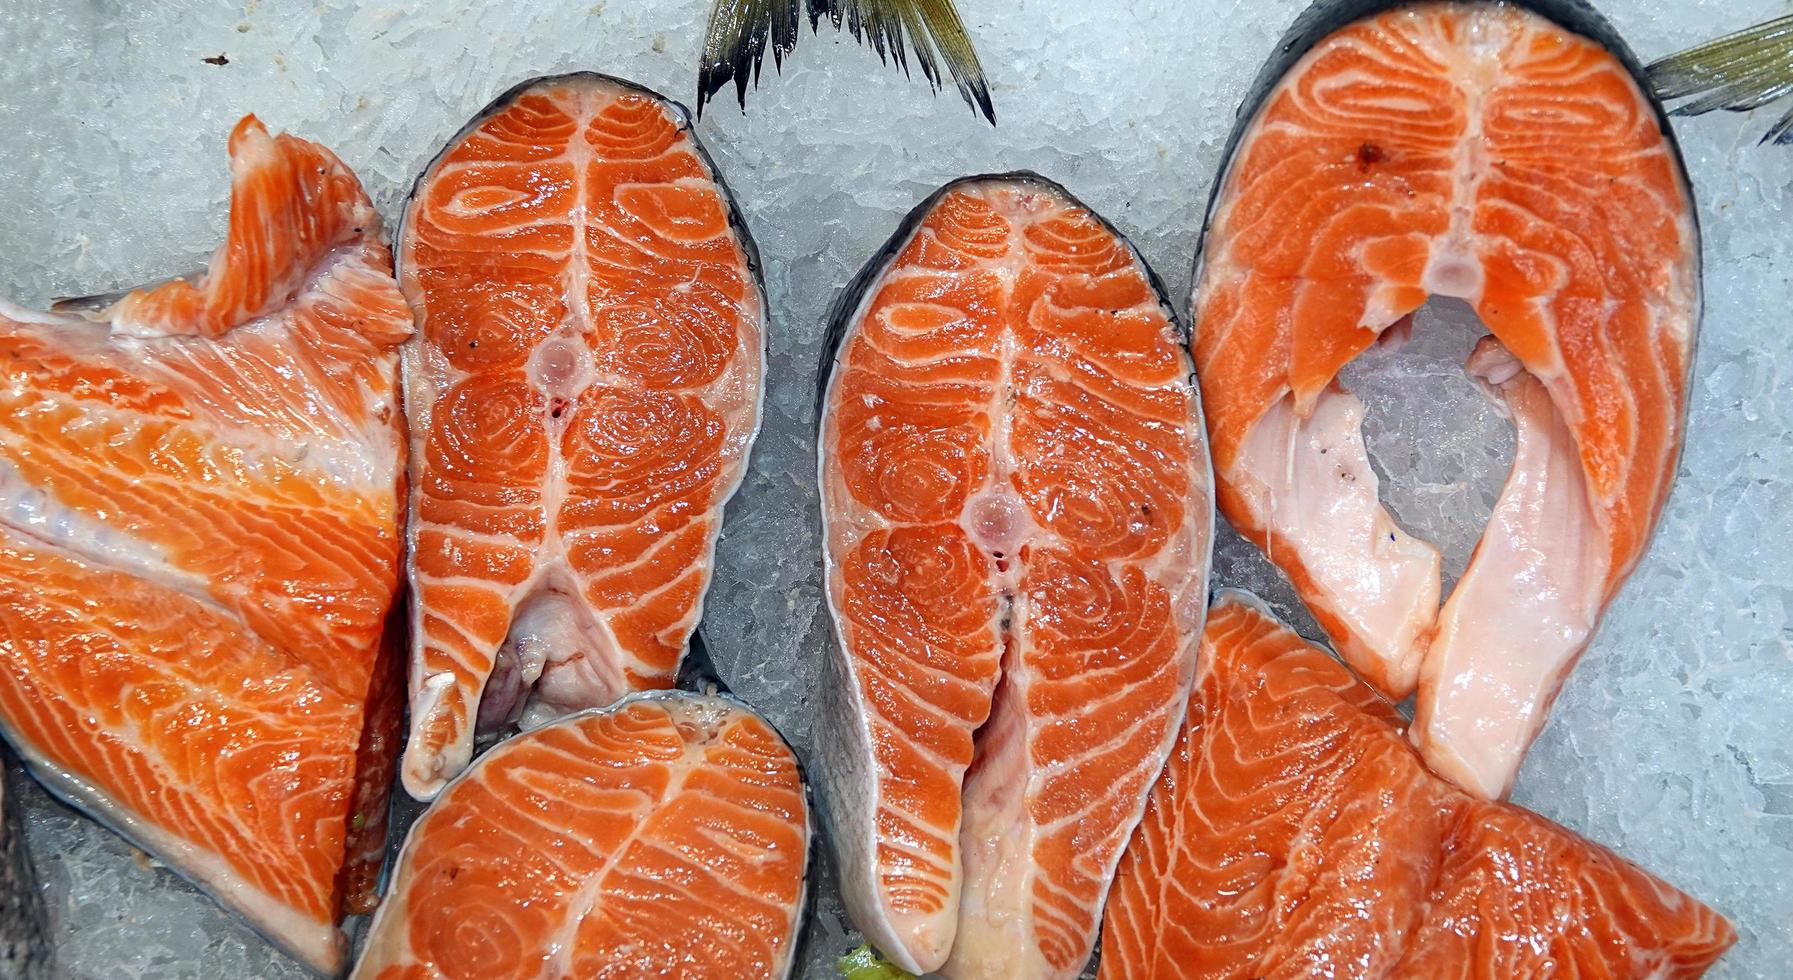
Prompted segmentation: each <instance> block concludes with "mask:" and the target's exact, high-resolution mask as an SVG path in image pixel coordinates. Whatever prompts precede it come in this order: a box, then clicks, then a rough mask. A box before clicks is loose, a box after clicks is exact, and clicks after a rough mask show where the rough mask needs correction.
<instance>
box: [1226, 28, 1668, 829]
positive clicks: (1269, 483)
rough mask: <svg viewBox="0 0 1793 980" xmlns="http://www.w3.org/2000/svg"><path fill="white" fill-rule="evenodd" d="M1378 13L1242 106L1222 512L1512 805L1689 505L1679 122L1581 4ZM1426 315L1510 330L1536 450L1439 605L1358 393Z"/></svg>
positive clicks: (1496, 353)
mask: <svg viewBox="0 0 1793 980" xmlns="http://www.w3.org/2000/svg"><path fill="white" fill-rule="evenodd" d="M1385 6H1386V8H1387V9H1383V10H1382V11H1381V12H1380V13H1373V14H1372V15H1370V16H1368V17H1364V18H1362V19H1360V20H1356V21H1351V22H1347V23H1342V24H1339V25H1337V26H1336V29H1332V30H1329V31H1326V33H1324V35H1323V36H1319V37H1317V38H1316V37H1313V36H1312V35H1314V34H1319V33H1320V31H1321V30H1325V28H1326V27H1327V26H1328V25H1327V24H1326V22H1325V19H1324V17H1320V18H1318V19H1314V18H1315V15H1314V14H1311V13H1310V15H1309V17H1307V18H1304V19H1303V21H1302V22H1301V24H1300V25H1298V29H1297V31H1296V32H1295V34H1294V35H1292V38H1293V40H1292V41H1291V48H1292V49H1291V50H1290V53H1289V55H1288V64H1287V68H1286V70H1284V71H1283V72H1282V74H1281V75H1280V76H1276V75H1269V74H1268V73H1267V77H1266V79H1265V82H1264V85H1265V87H1264V88H1263V89H1262V91H1263V95H1262V97H1261V98H1260V99H1259V100H1257V101H1256V102H1254V103H1250V104H1249V105H1248V109H1250V110H1252V111H1250V112H1248V113H1247V114H1245V115H1244V116H1242V119H1243V121H1242V123H1241V129H1240V130H1239V132H1238V133H1236V134H1235V137H1234V146H1233V150H1232V151H1231V153H1230V154H1229V157H1228V163H1227V166H1226V169H1225V172H1224V174H1223V176H1222V180H1221V183H1220V185H1219V187H1218V188H1217V189H1216V193H1215V197H1214V201H1213V205H1212V207H1211V210H1210V213H1209V224H1208V229H1207V232H1206V235H1205V239H1204V244H1203V249H1202V257H1201V261H1200V267H1199V269H1198V272H1197V281H1196V290H1195V300H1194V309H1195V314H1194V321H1195V322H1194V345H1193V350H1194V354H1195V360H1196V364H1197V368H1198V372H1199V375H1200V378H1201V383H1202V386H1203V397H1204V401H1205V404H1206V408H1207V411H1208V418H1209V428H1210V436H1211V438H1212V439H1213V445H1214V460H1215V471H1216V480H1217V498H1218V503H1219V506H1220V509H1221V511H1222V512H1223V513H1224V514H1225V516H1226V518H1227V519H1228V521H1229V522H1230V523H1232V524H1233V526H1234V527H1236V528H1237V529H1238V530H1239V531H1240V532H1241V533H1242V534H1244V535H1245V536H1246V537H1248V538H1250V539H1251V540H1253V541H1255V542H1256V543H1257V544H1258V545H1259V546H1260V547H1261V548H1263V549H1264V550H1265V551H1266V553H1267V554H1268V555H1269V556H1270V557H1271V558H1272V560H1273V561H1275V562H1276V563H1277V564H1278V565H1280V566H1281V567H1282V568H1283V570H1284V571H1285V572H1287V573H1288V575H1289V577H1290V578H1291V580H1292V581H1293V582H1294V584H1295V586H1296V589H1297V590H1298V591H1299V592H1300V594H1301V596H1302V598H1303V599H1304V600H1305V601H1306V603H1307V604H1308V606H1309V607H1310V608H1311V609H1312V610H1313V612H1314V614H1315V616H1316V618H1317V619H1318V620H1319V622H1320V623H1321V624H1322V625H1323V626H1324V628H1325V629H1326V631H1327V634H1328V635H1329V637H1330V638H1331V639H1332V641H1333V644H1334V645H1335V646H1336V647H1337V649H1338V650H1339V651H1340V653H1341V654H1343V655H1344V657H1345V658H1346V659H1347V660H1348V661H1349V662H1350V664H1351V666H1352V667H1353V668H1354V669H1355V670H1357V672H1358V673H1359V674H1360V675H1362V676H1363V677H1364V678H1366V679H1367V680H1368V681H1370V682H1371V683H1372V684H1374V685H1375V686H1376V687H1377V688H1378V689H1380V690H1381V691H1382V692H1383V693H1385V694H1387V695H1389V696H1391V697H1394V698H1397V699H1399V698H1403V697H1406V696H1407V695H1408V694H1411V693H1414V692H1415V691H1416V690H1417V692H1418V718H1417V722H1416V724H1415V726H1414V729H1413V738H1414V740H1415V742H1416V743H1417V744H1418V745H1419V746H1420V747H1421V750H1422V752H1423V753H1424V755H1425V757H1426V759H1427V761H1428V763H1429V764H1431V765H1432V766H1433V768H1434V769H1436V770H1437V771H1439V772H1440V773H1442V774H1444V775H1446V776H1448V777H1449V778H1451V779H1452V780H1454V781H1456V782H1457V783H1459V784H1460V785H1462V786H1463V787H1464V788H1465V789H1468V790H1470V791H1472V792H1475V793H1477V794H1479V795H1482V796H1485V797H1501V796H1504V795H1505V794H1506V792H1507V791H1508V790H1509V789H1510V787H1511V785H1512V781H1513V778H1514V776H1515V774H1516V773H1517V771H1518V768H1519V764H1520V762H1521V760H1522V759H1523V757H1524V754H1525V751H1526V749H1527V748H1528V747H1529V745H1530V744H1531V742H1532V740H1533V739H1534V738H1535V737H1536V735H1537V733H1538V731H1539V730H1540V729H1541V727H1542V726H1543V723H1544V720H1545V717H1546V714H1547V712H1548V710H1549V706H1550V703H1551V701H1552V699H1553V698H1554V697H1555V694H1556V691H1557V689H1558V687H1559V685H1560V683H1561V681H1562V678H1563V677H1564V676H1565V675H1566V674H1567V672H1568V671H1569V670H1570V669H1571V667H1572V666H1573V665H1574V662H1575V660H1576V659H1577V658H1578V657H1579V656H1580V654H1581V652H1582V650H1583V649H1584V648H1585V647H1586V646H1587V644H1588V642H1589V640H1590V639H1591V637H1592V635H1593V632H1594V629H1595V627H1596V625H1597V623H1598V621H1599V618H1600V615H1601V613H1602V612H1603V610H1604V609H1605V608H1606V605H1607V603H1609V602H1610V601H1611V600H1612V598H1613V596H1614V594H1615V592H1616V591H1617V589H1618V588H1619V586H1620V584H1621V583H1622V582H1623V581H1624V579H1625V577H1626V576H1627V575H1628V574H1629V573H1630V571H1631V570H1632V568H1633V567H1634V566H1635V565H1636V563H1637V561H1638V559H1639V558H1640V557H1641V555H1642V554H1643V551H1644V548H1645V545H1646V542H1647V540H1648V538H1649V536H1650V533H1651V531H1652V529H1653V527H1654V525H1655V522H1656V519H1657V517H1658V515H1659V514H1660V513H1661V510H1662V507H1663V505H1664V503H1665V501H1666V499H1667V495H1668V490H1669V484H1670V482H1671V479H1672V477H1673V474H1674V469H1675V463H1676V459H1677V457H1678V454H1679V450H1680V444H1681V437H1682V418H1683V414H1684V410H1685V405H1686V398H1687V376H1688V370H1689V367H1690V364H1691V349H1692V343H1693V339H1694V332H1695V328H1696V325H1697V322H1698V316H1699V249H1698V233H1697V226H1696V222H1695V216H1694V211H1693V201H1692V197H1691V192H1690V191H1689V188H1688V185H1687V181H1686V178H1685V175H1684V172H1683V168H1682V165H1681V160H1680V155H1679V151H1678V150H1677V149H1676V147H1675V144H1674V141H1673V138H1672V136H1671V135H1670V134H1669V132H1668V131H1667V126H1666V123H1665V121H1664V117H1663V115H1662V113H1661V110H1660V108H1659V106H1657V105H1656V104H1655V103H1654V102H1653V100H1652V98H1651V96H1650V95H1649V94H1648V92H1647V89H1646V88H1645V87H1643V86H1642V84H1641V83H1640V82H1639V81H1638V77H1637V74H1636V72H1637V69H1636V62H1635V60H1634V59H1632V58H1631V56H1630V55H1629V53H1628V52H1627V51H1626V49H1625V48H1624V46H1623V43H1622V42H1621V41H1619V39H1618V38H1617V37H1616V35H1613V34H1612V32H1611V28H1610V27H1608V26H1607V25H1606V24H1605V23H1604V22H1603V21H1599V20H1598V18H1597V17H1596V16H1595V15H1594V14H1593V13H1592V12H1591V11H1590V10H1588V9H1586V8H1585V6H1584V5H1580V4H1575V3H1559V2H1554V0H1551V2H1544V0H1539V2H1536V3H1518V4H1496V3H1438V4H1411V5H1400V4H1391V5H1385ZM1534 8H1535V9H1534ZM1341 9H1342V8H1341ZM1352 9H1354V10H1362V9H1363V8H1362V7H1361V6H1360V7H1356V8H1352ZM1538 11H1544V12H1545V13H1540V12H1538ZM1546 14H1550V16H1560V17H1562V18H1563V19H1564V20H1567V21H1571V22H1573V23H1574V24H1575V25H1576V30H1571V29H1570V28H1568V27H1564V26H1562V25H1561V24H1560V23H1558V22H1557V21H1555V20H1552V19H1550V17H1549V16H1546ZM1571 14H1572V15H1573V16H1570V15H1571ZM1316 25H1319V27H1318V28H1316ZM1577 30H1579V31H1582V32H1584V33H1577ZM1304 31H1305V32H1306V34H1303V32H1304ZM1274 67H1275V66H1273V69H1272V70H1274ZM1431 296H1446V297H1457V298H1461V299H1464V300H1467V301H1468V302H1469V303H1470V304H1472V305H1473V306H1474V308H1475V310H1476V311H1477V313H1478V314H1479V316H1480V318H1481V320H1482V322H1483V323H1484V324H1485V325H1486V327H1487V328H1488V330H1489V331H1490V332H1491V334H1492V336H1491V337H1489V338H1485V339H1484V340H1483V341H1482V343H1481V345H1480V346H1478V348H1477V349H1476V353H1475V354H1474V355H1473V356H1472V357H1471V358H1470V359H1469V362H1468V363H1467V364H1466V365H1465V369H1466V370H1467V371H1468V372H1469V373H1470V374H1471V375H1472V376H1473V377H1475V378H1476V379H1477V380H1478V381H1480V382H1482V383H1483V384H1484V386H1485V388H1486V389H1487V391H1488V393H1489V395H1490V397H1491V398H1494V399H1495V400H1496V402H1497V404H1498V405H1499V406H1500V407H1501V408H1502V410H1503V411H1505V412H1506V413H1507V414H1508V415H1510V416H1511V417H1512V419H1513V421H1514V424H1515V427H1516V429H1517V436H1518V438H1517V448H1516V452H1515V459H1514V463H1513V468H1512V471H1511V474H1510V476H1509V478H1508V481H1507V484H1506V487H1505V489H1504V490H1503V491H1502V493H1501V495H1500V498H1499V500H1498V501H1497V503H1496V505H1495V507H1494V513H1493V515H1492V517H1491V518H1490V520H1489V523H1488V526H1487V529H1486V531H1485V532H1484V535H1483V537H1482V540H1481V543H1480V545H1479V546H1478V548H1477V549H1476V552H1475V555H1474V557H1473V559H1472V560H1471V562H1470V565H1469V569H1468V571H1467V572H1466V574H1465V575H1464V576H1463V578H1462V580H1461V581H1460V582H1459V583H1458V584H1457V586H1456V588H1455V590H1454V591H1453V592H1452V593H1451V595H1450V596H1449V599H1448V601H1446V602H1444V603H1443V605H1442V608H1441V605H1440V596H1441V584H1440V572H1439V553H1438V551H1437V550H1436V549H1435V548H1434V547H1433V546H1432V545H1430V544H1429V543H1427V542H1425V541H1422V540H1419V539H1418V538H1416V537H1414V536H1412V535H1410V534H1409V533H1408V532H1407V531H1406V530H1404V529H1402V528H1401V527H1399V526H1398V525H1397V524H1396V523H1395V521H1394V520H1393V518H1392V517H1390V515H1389V514H1388V512H1387V511H1386V510H1385V509H1384V508H1383V507H1382V505H1381V503H1380V502H1379V500H1378V498H1377V493H1378V481H1377V477H1376V473H1375V471H1374V470H1373V469H1372V468H1371V466H1370V462H1369V458H1368V454H1367V450H1366V448H1365V445H1364V441H1363V436H1362V433H1361V431H1360V425H1361V423H1362V420H1363V417H1364V411H1365V406H1364V405H1363V403H1362V402H1361V401H1359V400H1358V398H1357V397H1356V396H1355V395H1353V394H1352V393H1351V392H1349V391H1347V390H1345V389H1344V388H1343V387H1342V385H1340V383H1339V381H1338V378H1337V376H1338V373H1339V370H1340V368H1342V367H1343V366H1344V365H1345V364H1346V363H1348V362H1349V361H1351V360H1352V359H1353V358H1355V357H1356V356H1357V355H1358V354H1359V353H1361V352H1362V351H1364V350H1365V349H1366V348H1368V347H1369V346H1370V345H1371V344H1373V343H1375V342H1377V340H1378V339H1379V338H1380V337H1381V336H1383V334H1384V331H1386V330H1387V329H1388V328H1389V327H1390V326H1392V325H1394V324H1396V323H1398V322H1401V321H1402V320H1403V319H1404V318H1405V317H1406V316H1407V315H1408V314H1411V313H1412V312H1413V311H1414V310H1416V309H1417V308H1418V307H1420V306H1421V305H1422V304H1424V303H1425V302H1426V300H1427V298H1428V297H1431Z"/></svg>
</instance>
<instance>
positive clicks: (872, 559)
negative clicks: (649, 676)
mask: <svg viewBox="0 0 1793 980" xmlns="http://www.w3.org/2000/svg"><path fill="white" fill-rule="evenodd" d="M835 329H836V332H837V333H836V337H835V338H834V341H833V343H834V345H836V349H834V352H833V353H832V355H831V356H832V357H833V359H834V362H835V363H834V365H833V369H832V375H831V380H830V381H829V382H827V387H826V390H825V392H824V396H823V417H822V427H821V482H822V497H823V514H824V520H825V524H826V527H825V531H824V539H825V549H826V568H827V584H828V596H829V600H830V608H831V609H832V611H833V613H834V619H835V624H836V626H837V629H838V633H839V638H840V643H839V645H838V646H837V648H836V649H835V651H834V653H833V655H832V656H831V658H830V661H829V665H828V671H829V674H828V677H827V686H826V689H825V691H824V694H823V698H824V707H823V712H824V716H825V719H826V721H825V722H824V725H823V727H822V728H821V729H820V730H822V731H826V732H828V733H829V737H828V738H827V739H824V740H823V741H822V743H821V747H820V753H819V754H820V771H821V774H822V776H821V778H822V780H823V786H824V790H825V796H824V800H825V804H826V806H827V808H828V817H829V826H830V830H831V833H832V839H833V843H834V847H835V855H836V858H837V862H838V866H839V868H840V872H841V877H842V882H843V887H844V891H845V894H846V900H847V906H848V909H849V910H850V911H851V913H852V915H853V918H854V921H855V922H857V923H858V925H859V927H860V928H861V929H862V930H863V931H864V932H865V934H866V936H867V937H868V938H870V939H871V940H872V941H873V942H874V943H876V944H877V945H878V947H879V948H880V949H881V950H882V951H883V952H884V954H885V955H886V956H888V957H889V958H890V959H891V960H892V961H893V962H895V963H897V964H899V965H901V966H902V967H904V968H905V969H908V970H911V971H914V972H917V973H921V972H928V971H932V970H936V969H938V970H940V971H941V972H942V973H943V974H944V975H945V976H948V977H955V978H973V977H1005V978H1006V977H1075V976H1077V975H1078V973H1079V971H1081V970H1082V969H1083V967H1084V964H1085V962H1086V961H1087V960H1088V959H1089V955H1090V949H1091V947H1092V946H1093V945H1094V942H1095V938H1096V927H1097V918H1098V916H1099V914H1100V911H1101V907H1102V899H1103V896H1104V895H1105V894H1106V893H1107V890H1108V883H1109V878H1110V876H1111V875H1112V874H1113V869H1114V863H1115V861H1116V860H1117V859H1118V858H1119V855H1120V851H1121V848H1122V847H1123V846H1124V845H1125V843H1126V840H1127V835H1128V834H1129V833H1130V832H1131V831H1132V828H1133V826H1134V824H1135V823H1136V822H1137V821H1138V819H1139V814H1140V812H1141V808H1142V807H1143V806H1144V800H1145V794H1146V792H1147V791H1148V789H1149V788H1150V785H1151V782H1152V780H1153V779H1154V778H1155V777H1156V775H1157V773H1158V770H1159V768H1160V767H1161V766H1162V765H1163V762H1164V757H1165V753H1166V752H1167V751H1168V750H1169V748H1170V739H1171V737H1172V734H1173V732H1174V730H1175V727H1176V724H1177V720H1178V718H1179V716H1180V715H1181V712H1182V710H1183V703H1184V698H1185V694H1186V692H1187V690H1188V685H1189V680H1190V677H1191V676H1192V672H1193V670H1194V655H1195V642H1196V639H1197V636H1198V635H1199V633H1200V629H1201V619H1202V613H1203V609H1204V606H1205V603H1206V591H1207V570H1208V559H1209V543H1210V539H1211V532H1212V516H1211V512H1210V511H1211V507H1210V503H1209V501H1210V499H1211V497H1210V489H1209V471H1208V460H1207V453H1206V447H1205V445H1204V442H1203V438H1202V423H1201V414H1200V408H1199V403H1198V401H1197V398H1196V394H1195V391H1194V389H1193V384H1192V381H1191V379H1190V363H1189V361H1188V359H1187V357H1186V356H1185V354H1184V350H1183V343H1184V335H1183V334H1182V332H1181V330H1180V328H1179V325H1178V323H1177V320H1176V317H1175V315H1174V313H1173V312H1172V311H1171V309H1170V306H1169V304H1168V303H1167V302H1166V301H1165V299H1164V296H1163V293H1162V290H1161V289H1160V288H1159V287H1158V286H1157V284H1156V281H1155V280H1154V279H1153V277H1152V275H1151V273H1150V272H1149V271H1148V270H1147V268H1146V266H1145V264H1144V262H1143V261H1142V260H1141V259H1140V258H1139V256H1138V255H1137V254H1136V253H1135V252H1134V251H1133V249H1132V247H1131V246H1130V245H1129V244H1128V243H1127V242H1126V240H1125V239H1124V238H1122V237H1121V236H1120V234H1119V233H1118V232H1116V231H1115V230H1114V229H1113V228H1112V227H1110V226H1109V225H1107V224H1105V223H1104V222H1103V221H1102V220H1101V219H1100V218H1098V217H1097V216H1095V215H1094V214H1092V213H1091V212H1090V211H1089V210H1087V209H1086V208H1084V207H1083V206H1082V205H1081V204H1080V203H1078V202H1077V201H1076V200H1075V199H1074V198H1072V197H1071V196H1070V195H1069V193H1068V192H1066V191H1065V190H1064V189H1063V188H1061V187H1058V186H1057V185H1055V184H1052V183H1050V182H1048V181H1046V180H1044V179H1043V178H1039V177H1036V176H1033V175H1010V176H1005V177H990V178H971V179H967V180H964V181H959V182H956V183H953V184H949V185H948V186H947V187H945V188H943V189H942V190H941V191H940V192H939V193H937V194H936V195H934V196H933V197H932V198H930V199H929V200H928V201H925V202H923V204H922V206H921V207H919V208H918V209H917V210H916V211H915V213H914V214H912V215H911V216H910V219H909V221H908V222H906V223H905V225H904V227H903V228H902V229H901V230H899V231H898V233H897V235H896V237H894V238H893V239H892V240H891V242H890V244H889V245H888V246H887V247H886V250H885V252H884V254H883V256H882V257H880V258H878V259H875V260H874V261H873V262H872V263H871V264H870V265H868V266H867V267H866V271H865V272H864V273H863V274H862V275H861V278H860V280H859V281H858V282H857V283H856V284H855V286H854V287H853V288H852V289H850V290H849V292H848V294H847V296H846V297H845V298H844V299H843V301H842V305H841V306H840V307H839V308H838V315H837V321H836V325H835Z"/></svg>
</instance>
